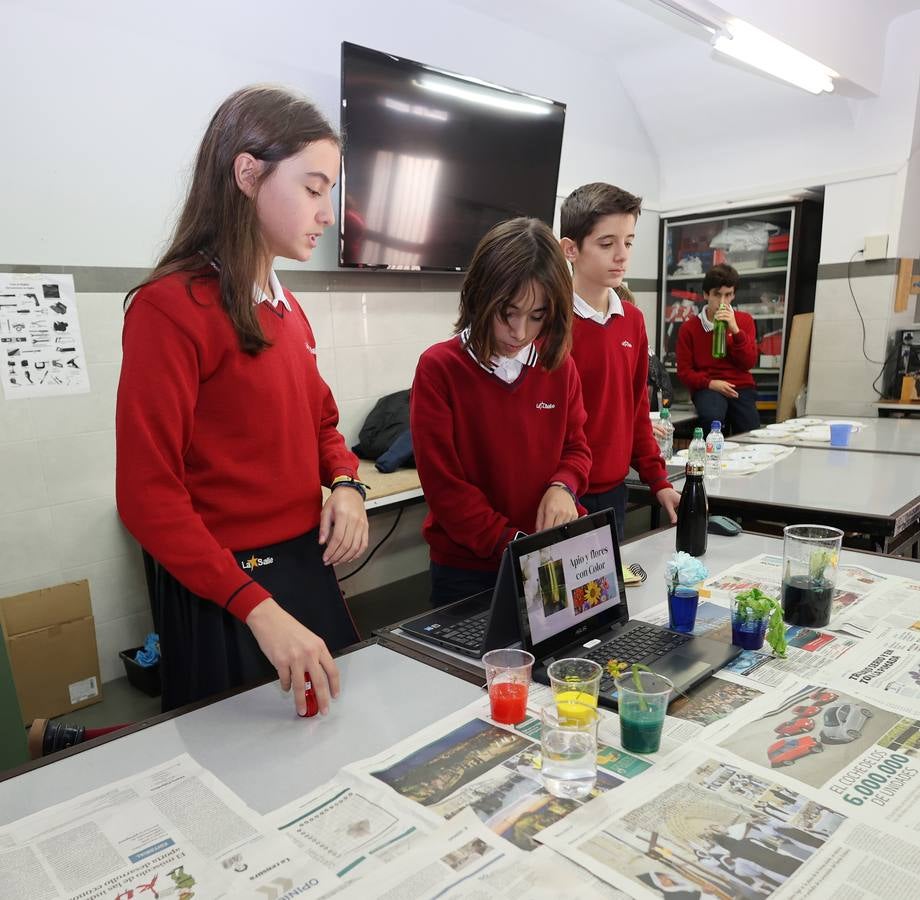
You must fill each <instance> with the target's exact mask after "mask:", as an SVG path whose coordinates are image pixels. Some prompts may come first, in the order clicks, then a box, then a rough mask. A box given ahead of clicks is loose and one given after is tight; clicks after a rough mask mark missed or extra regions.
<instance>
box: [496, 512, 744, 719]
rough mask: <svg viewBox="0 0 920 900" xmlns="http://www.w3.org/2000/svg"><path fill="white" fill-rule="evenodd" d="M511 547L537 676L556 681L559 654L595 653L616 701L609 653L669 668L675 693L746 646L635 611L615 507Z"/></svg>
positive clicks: (607, 699) (606, 694)
mask: <svg viewBox="0 0 920 900" xmlns="http://www.w3.org/2000/svg"><path fill="white" fill-rule="evenodd" d="M507 553H508V556H509V560H510V562H511V567H510V568H511V571H512V574H513V576H514V580H515V591H514V593H515V598H516V600H517V605H518V619H519V623H520V637H521V642H522V646H523V647H524V649H525V650H529V651H530V652H531V653H533V655H534V657H535V659H536V662H535V664H534V672H533V677H534V680H535V681H539V682H542V683H543V684H549V677H548V676H547V673H546V670H547V667H548V666H549V665H550V663H552V662H553V661H554V660H557V659H564V658H569V657H581V658H585V659H592V660H594V661H595V662H597V663H600V665H601V666H602V668H603V669H604V673H603V675H602V676H601V690H600V696H599V698H598V700H599V702H600V703H601V704H602V705H604V706H607V707H611V708H615V707H616V696H615V691H614V683H613V678H612V677H611V676H610V675H609V673H608V672H607V662H608V661H609V660H610V659H616V660H619V661H620V662H625V663H628V664H632V663H642V664H643V665H646V666H648V667H649V668H651V669H654V671H655V672H656V673H658V674H661V675H665V676H667V677H668V678H670V679H671V681H672V682H673V683H674V688H675V695H676V694H677V693H678V692H680V693H684V692H686V691H687V690H689V689H690V688H692V687H693V686H694V685H696V684H699V683H700V682H701V681H704V680H705V679H706V678H708V677H709V676H710V675H712V674H713V673H714V672H716V671H717V670H719V669H721V668H722V667H723V666H724V665H725V664H726V663H728V662H730V661H731V660H733V659H734V658H735V657H736V656H738V655H739V654H740V653H741V648H740V647H736V646H734V645H732V644H725V643H723V642H721V641H715V640H711V639H709V638H704V637H696V636H694V635H689V634H680V633H678V632H676V631H670V630H668V629H667V628H662V627H661V626H658V625H650V624H649V623H647V622H638V621H636V620H631V619H630V618H629V608H628V606H627V603H626V591H625V588H624V585H623V570H622V566H621V563H620V548H619V544H618V542H617V537H616V522H615V519H614V514H613V511H612V510H604V511H601V512H598V513H594V514H593V515H590V516H585V517H584V518H581V519H576V520H575V521H574V522H570V523H568V524H567V525H561V526H557V527H556V528H552V529H549V530H548V531H544V532H540V533H539V534H534V535H529V536H527V537H522V538H519V539H518V540H516V541H514V542H512V543H511V544H510V545H509V546H508V551H507ZM662 593H664V592H663V591H662Z"/></svg>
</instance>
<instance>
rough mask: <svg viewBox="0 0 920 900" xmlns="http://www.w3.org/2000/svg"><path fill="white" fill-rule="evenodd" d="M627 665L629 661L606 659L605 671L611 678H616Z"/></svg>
mask: <svg viewBox="0 0 920 900" xmlns="http://www.w3.org/2000/svg"><path fill="white" fill-rule="evenodd" d="M628 665H629V663H625V662H620V661H619V660H618V659H611V660H608V661H607V672H608V673H609V674H610V676H611V677H612V678H616V677H617V675H620V674H621V673H622V672H623V670H624V669H625V668H626V667H627V666H628Z"/></svg>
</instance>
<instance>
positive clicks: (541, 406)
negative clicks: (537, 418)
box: [537, 400, 556, 409]
mask: <svg viewBox="0 0 920 900" xmlns="http://www.w3.org/2000/svg"><path fill="white" fill-rule="evenodd" d="M555 408H556V404H555V403H546V402H545V401H544V400H541V401H540V402H539V403H538V404H537V409H555Z"/></svg>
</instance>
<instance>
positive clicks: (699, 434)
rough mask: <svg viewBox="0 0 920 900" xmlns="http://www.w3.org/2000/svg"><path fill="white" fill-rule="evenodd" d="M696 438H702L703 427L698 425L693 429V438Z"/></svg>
mask: <svg viewBox="0 0 920 900" xmlns="http://www.w3.org/2000/svg"><path fill="white" fill-rule="evenodd" d="M697 438H699V439H700V440H702V439H703V429H702V428H701V427H700V426H699V425H697V427H696V428H694V429H693V439H694V440H696V439H697Z"/></svg>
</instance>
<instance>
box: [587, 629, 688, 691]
mask: <svg viewBox="0 0 920 900" xmlns="http://www.w3.org/2000/svg"><path fill="white" fill-rule="evenodd" d="M689 640H690V635H687V634H678V633H677V632H675V631H666V630H665V629H663V628H658V627H656V626H654V625H643V624H641V623H638V624H635V625H634V626H633V627H632V628H630V630H629V631H627V632H626V634H623V635H620V636H619V637H615V638H613V639H612V640H609V641H606V642H605V643H603V644H600V645H598V646H597V647H592V648H591V649H590V650H586V651H585V652H584V653H582V654H581V656H582V658H583V659H590V660H592V661H593V662H596V663H600V666H601V668H602V669H603V672H602V674H601V691H602V692H603V693H605V694H606V693H609V692H610V691H612V690H613V689H614V685H613V677H612V676H611V675H610V673H609V672H608V671H607V663H608V662H609V661H610V660H611V659H616V660H619V661H620V662H625V663H627V664H628V665H632V664H633V663H641V664H642V665H645V666H647V665H649V663H653V662H655V660H658V659H661V657H662V656H664V655H665V653H668V652H670V651H671V650H673V649H674V648H675V647H679V646H680V645H681V644H686V643H687V641H689Z"/></svg>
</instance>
